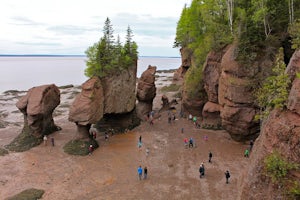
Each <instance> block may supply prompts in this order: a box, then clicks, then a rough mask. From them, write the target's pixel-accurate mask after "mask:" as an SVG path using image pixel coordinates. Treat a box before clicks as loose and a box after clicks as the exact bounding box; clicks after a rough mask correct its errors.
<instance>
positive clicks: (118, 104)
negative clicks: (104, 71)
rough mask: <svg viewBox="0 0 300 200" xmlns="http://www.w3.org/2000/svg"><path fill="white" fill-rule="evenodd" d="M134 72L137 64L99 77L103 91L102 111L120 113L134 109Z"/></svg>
mask: <svg viewBox="0 0 300 200" xmlns="http://www.w3.org/2000/svg"><path fill="white" fill-rule="evenodd" d="M136 72H137V65H136V66H135V67H129V68H128V69H127V70H122V71H121V72H120V73H116V74H112V75H110V76H107V77H104V78H102V79H101V82H102V84H103V92H104V113H106V114H121V113H128V112H131V111H132V110H133V109H134V107H135V101H136V97H135V87H136Z"/></svg>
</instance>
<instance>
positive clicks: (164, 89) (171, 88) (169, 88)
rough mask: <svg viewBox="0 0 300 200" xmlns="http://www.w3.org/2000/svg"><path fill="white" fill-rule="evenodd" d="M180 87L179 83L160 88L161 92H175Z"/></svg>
mask: <svg viewBox="0 0 300 200" xmlns="http://www.w3.org/2000/svg"><path fill="white" fill-rule="evenodd" d="M179 89H180V85H176V84H171V85H168V86H164V87H162V88H161V91H162V92H176V91H178V90H179Z"/></svg>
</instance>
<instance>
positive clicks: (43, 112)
mask: <svg viewBox="0 0 300 200" xmlns="http://www.w3.org/2000/svg"><path fill="white" fill-rule="evenodd" d="M59 103H60V91H59V89H58V87H56V85H54V84H52V85H42V86H38V87H33V88H31V89H30V90H29V91H28V92H27V94H26V95H25V96H23V97H22V98H21V99H20V100H19V101H18V102H17V104H16V106H17V108H18V109H19V110H20V111H21V112H22V113H23V115H24V128H23V131H24V129H25V128H26V132H27V133H26V135H30V136H34V137H35V138H42V137H43V135H48V134H50V133H52V132H54V131H57V130H59V127H57V126H56V125H55V124H54V120H53V117H52V113H53V111H54V109H55V108H56V107H57V106H58V105H59Z"/></svg>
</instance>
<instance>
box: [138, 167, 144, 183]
mask: <svg viewBox="0 0 300 200" xmlns="http://www.w3.org/2000/svg"><path fill="white" fill-rule="evenodd" d="M137 172H138V176H139V180H142V175H143V169H142V167H141V166H139V167H138V170H137Z"/></svg>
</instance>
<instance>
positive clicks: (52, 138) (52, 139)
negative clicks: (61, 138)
mask: <svg viewBox="0 0 300 200" xmlns="http://www.w3.org/2000/svg"><path fill="white" fill-rule="evenodd" d="M51 144H52V146H53V147H54V137H53V136H52V137H51Z"/></svg>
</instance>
